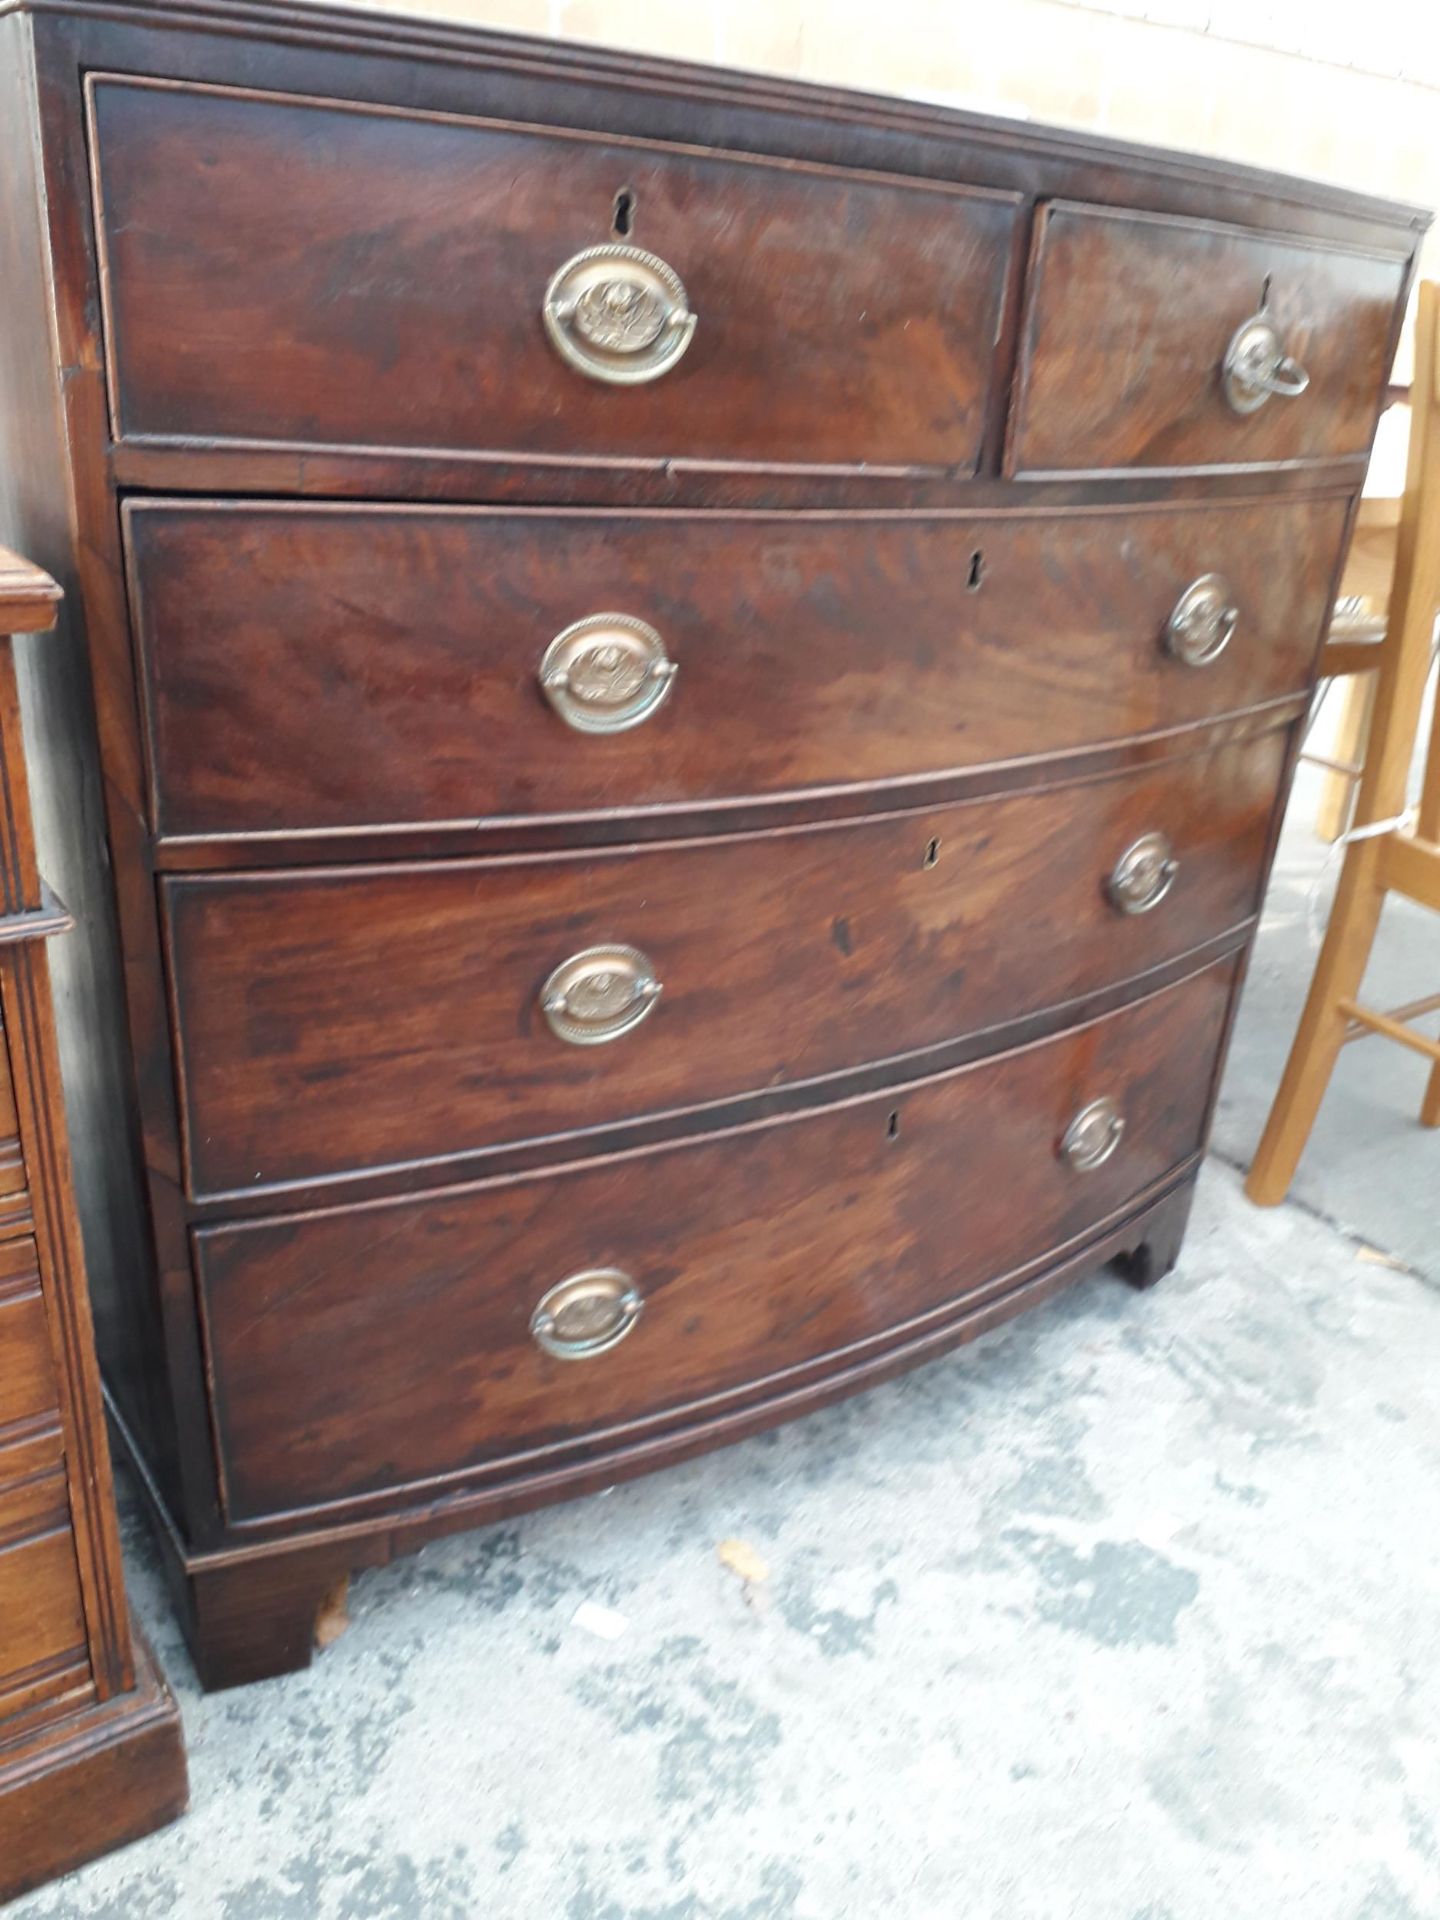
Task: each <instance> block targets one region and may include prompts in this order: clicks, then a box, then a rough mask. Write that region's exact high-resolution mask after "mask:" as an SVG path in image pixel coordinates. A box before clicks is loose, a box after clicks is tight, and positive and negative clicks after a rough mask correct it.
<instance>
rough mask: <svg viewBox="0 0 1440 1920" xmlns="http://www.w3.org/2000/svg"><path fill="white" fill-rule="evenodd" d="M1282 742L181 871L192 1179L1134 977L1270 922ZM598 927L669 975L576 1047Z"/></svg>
mask: <svg viewBox="0 0 1440 1920" xmlns="http://www.w3.org/2000/svg"><path fill="white" fill-rule="evenodd" d="M1285 748H1286V736H1285V734H1284V733H1283V732H1278V731H1277V732H1274V733H1271V734H1269V735H1267V736H1265V737H1264V738H1262V739H1260V740H1258V741H1256V742H1254V743H1252V744H1250V745H1248V746H1244V747H1236V748H1231V749H1227V750H1225V751H1224V752H1222V753H1220V754H1216V755H1195V756H1193V757H1191V758H1189V759H1185V760H1180V761H1176V762H1174V763H1172V764H1170V765H1168V766H1165V767H1162V768H1161V769H1159V770H1158V771H1156V772H1154V773H1151V774H1148V775H1145V776H1143V777H1139V778H1137V777H1134V776H1130V777H1127V778H1123V779H1115V780H1108V781H1102V782H1096V783H1093V784H1088V785H1084V786H1081V787H1078V788H1065V787H1060V788H1056V789H1053V790H1051V791H1047V792H1041V793H1036V794H1031V795H1026V796H1021V797H1018V798H1014V799H1006V800H999V801H991V802H977V803H975V804H972V805H968V806H962V807H955V808H950V809H937V810H935V811H931V812H926V813H923V814H902V815H900V816H898V817H895V818H889V819H882V820H873V821H867V822H865V823H863V824H859V825H850V826H844V827H834V828H813V827H812V828H802V829H797V830H795V831H793V832H784V833H778V834H757V835H738V836H736V837H734V838H732V839H720V840H711V841H697V842H691V843H689V844H686V845H683V846H680V847H665V846H660V847H646V848H641V849H637V850H632V851H620V852H614V853H608V852H607V853H598V854H588V855H577V856H570V857H566V856H544V857H542V858H540V859H534V860H501V861H494V862H479V861H465V862H454V863H450V862H446V863H438V862H437V863H434V864H431V865H423V866H412V867H370V868H354V869H343V870H339V871H331V872H330V873H328V874H327V873H314V874H306V873H303V872H300V873H291V874H283V875H274V876H264V875H262V876H255V875H239V876H235V877H233V878H223V879H199V878H197V879H192V880H173V881H169V882H167V883H166V887H165V891H166V898H167V901H168V909H169V919H170V923H171V928H172V938H173V950H174V977H175V983H176V984H175V993H176V1006H177V1014H178V1029H179V1034H180V1043H181V1055H182V1072H183V1077H182V1087H183V1093H184V1107H185V1121H186V1139H187V1143H188V1151H189V1159H190V1169H191V1181H192V1185H193V1188H194V1190H195V1191H196V1192H197V1193H200V1194H207V1193H217V1192H221V1193H223V1192H226V1191H230V1192H235V1191H241V1192H248V1191H254V1190H255V1189H256V1188H258V1187H261V1186H264V1185H266V1184H267V1183H270V1182H275V1181H285V1180H295V1179H301V1178H305V1177H307V1176H313V1175H325V1174H331V1173H337V1172H345V1171H351V1170H354V1169H357V1168H365V1167H375V1166H385V1165H388V1164H392V1163H396V1162H404V1161H414V1160H419V1159H427V1158H430V1157H432V1156H433V1157H444V1156H446V1155H454V1154H459V1153H462V1152H465V1151H473V1150H474V1149H476V1148H477V1147H482V1146H488V1145H497V1144H504V1143H509V1142H515V1141H523V1140H536V1139H541V1138H545V1137H547V1136H568V1135H574V1134H577V1133H582V1134H583V1133H584V1132H585V1131H586V1130H587V1129H593V1128H595V1127H598V1126H603V1125H605V1124H607V1123H613V1122H615V1121H619V1120H628V1119H633V1118H635V1117H637V1116H640V1115H645V1114H654V1113H662V1112H665V1111H667V1110H673V1109H676V1108H684V1107H690V1106H695V1105H700V1104H703V1103H704V1102H706V1101H713V1100H717V1099H721V1098H725V1097H731V1096H735V1095H739V1094H743V1093H748V1092H752V1091H759V1090H764V1089H766V1088H773V1087H777V1086H781V1085H784V1084H786V1083H790V1082H798V1081H804V1080H807V1079H813V1078H816V1077H818V1076H823V1075H825V1074H829V1073H835V1072H838V1071H841V1070H844V1069H847V1068H855V1067H859V1066H862V1065H864V1064H865V1063H867V1062H869V1061H874V1060H884V1059H886V1058H888V1057H890V1056H899V1055H904V1054H907V1053H910V1052H913V1051H915V1050H918V1049H921V1048H925V1047H930V1046H935V1045H938V1044H939V1043H941V1042H944V1041H949V1040H954V1039H955V1038H957V1037H958V1036H961V1035H965V1034H969V1033H976V1032H979V1031H980V1030H982V1029H984V1028H986V1027H990V1026H994V1025H997V1024H999V1023H1001V1022H1003V1021H1006V1020H1018V1019H1020V1018H1022V1017H1024V1016H1025V1015H1028V1014H1032V1013H1037V1012H1039V1011H1041V1010H1043V1009H1047V1008H1051V1007H1054V1006H1056V1005H1058V1004H1060V1003H1063V1002H1068V1001H1073V1000H1076V999H1078V998H1080V997H1082V996H1083V995H1085V994H1087V993H1093V992H1095V991H1097V990H1099V989H1101V988H1104V987H1106V986H1109V985H1111V984H1112V983H1114V982H1116V981H1120V980H1124V979H1127V978H1131V977H1135V976H1138V975H1140V974H1142V973H1144V972H1145V971H1147V970H1148V969H1149V968H1151V967H1156V966H1160V965H1162V964H1164V963H1166V962H1168V961H1172V960H1174V959H1176V958H1178V957H1179V956H1180V955H1182V954H1185V953H1187V952H1189V951H1190V950H1192V949H1193V948H1195V947H1197V946H1200V945H1201V944H1203V943H1204V942H1206V941H1209V940H1212V939H1215V938H1217V937H1218V936H1219V935H1221V934H1224V933H1226V932H1228V931H1230V930H1232V929H1236V928H1239V927H1241V926H1242V925H1243V924H1244V923H1245V922H1246V921H1247V920H1248V918H1249V916H1250V915H1251V914H1252V913H1254V912H1255V911H1256V909H1257V906H1258V898H1257V896H1258V890H1259V886H1260V879H1261V870H1262V867H1263V863H1264V857H1265V848H1266V843H1267V839H1268V833H1269V825H1270V818H1271V814H1272V812H1273V808H1274V802H1275V793H1276V789H1277V786H1278V783H1279V780H1280V775H1281V769H1282V767H1283V765H1284V760H1285ZM1156 832H1158V833H1163V834H1164V835H1165V836H1166V837H1167V839H1168V841H1169V843H1170V846H1171V847H1172V849H1173V855H1174V858H1175V859H1176V860H1177V861H1178V875H1177V878H1176V880H1175V883H1174V885H1173V886H1172V888H1171V890H1170V892H1169V894H1168V895H1167V896H1166V897H1165V899H1164V900H1163V901H1162V902H1161V904H1160V905H1159V906H1158V907H1155V908H1153V909H1152V910H1151V911H1149V912H1147V913H1144V914H1139V915H1134V916H1131V915H1127V914H1124V913H1121V912H1119V911H1117V909H1116V908H1115V906H1114V905H1113V904H1112V903H1111V901H1110V899H1109V898H1108V896H1107V892H1106V883H1107V879H1108V877H1109V875H1110V873H1111V872H1112V870H1113V868H1114V866H1115V864H1116V862H1117V861H1118V860H1119V858H1120V856H1121V854H1122V853H1123V852H1124V851H1125V850H1126V848H1128V847H1129V846H1131V845H1132V844H1133V843H1134V842H1135V841H1136V840H1138V839H1139V838H1140V837H1141V835H1142V834H1146V833H1156ZM608 942H620V943H622V944H624V945H627V946H631V947H635V948H638V949H639V950H640V951H641V952H642V953H643V954H644V955H645V956H646V958H647V959H648V961H649V962H650V965H651V967H652V968H653V969H654V972H655V974H656V975H657V977H658V978H659V979H660V981H661V982H662V983H663V988H664V991H663V993H662V995H661V998H660V1000H659V1001H658V1003H657V1004H656V1006H655V1008H654V1010H653V1012H652V1013H651V1014H650V1015H649V1017H648V1018H647V1019H646V1020H645V1021H644V1023H643V1024H642V1025H640V1026H639V1027H637V1028H635V1029H634V1030H633V1031H632V1032H629V1033H627V1034H624V1035H622V1036H621V1037H620V1038H618V1039H616V1040H614V1041H611V1042H609V1043H607V1044H605V1045H601V1046H575V1045H570V1044H566V1043H565V1042H564V1041H562V1040H560V1039H558V1038H557V1037H556V1036H555V1035H554V1034H553V1033H552V1032H551V1031H550V1028H549V1026H548V1025H547V1022H546V1020H545V1018H544V1015H543V1014H542V1012H541V1010H540V1004H539V1002H540V996H541V992H542V989H543V987H544V983H545V981H546V979H547V977H548V976H549V975H550V973H551V972H552V971H553V970H554V969H555V968H557V967H558V966H559V965H560V964H561V963H562V962H563V961H565V960H567V959H568V958H570V956H571V955H573V954H576V953H578V952H582V951H583V950H585V949H586V948H588V947H592V946H597V945H603V944H606V943H608Z"/></svg>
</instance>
